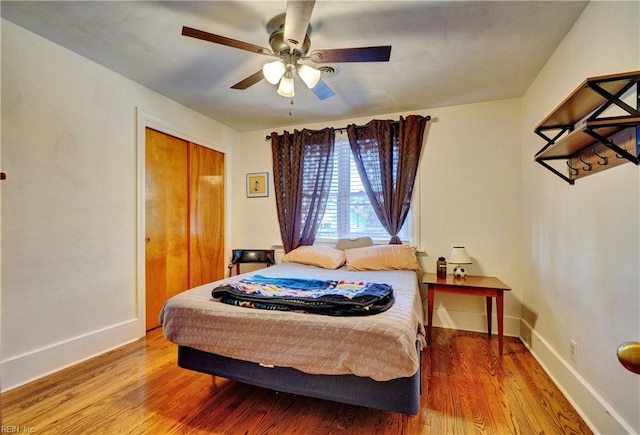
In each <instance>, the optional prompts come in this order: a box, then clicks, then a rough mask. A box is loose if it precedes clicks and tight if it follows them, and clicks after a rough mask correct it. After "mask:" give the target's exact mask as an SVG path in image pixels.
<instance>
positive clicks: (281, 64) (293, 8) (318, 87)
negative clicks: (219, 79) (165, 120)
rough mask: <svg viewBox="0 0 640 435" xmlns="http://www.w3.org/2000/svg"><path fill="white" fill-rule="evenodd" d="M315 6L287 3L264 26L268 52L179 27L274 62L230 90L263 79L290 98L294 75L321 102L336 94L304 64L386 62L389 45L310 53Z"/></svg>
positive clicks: (194, 35)
mask: <svg viewBox="0 0 640 435" xmlns="http://www.w3.org/2000/svg"><path fill="white" fill-rule="evenodd" d="M314 4H315V1H296V0H288V1H287V9H286V13H285V14H281V15H278V16H276V17H275V18H273V19H271V20H270V21H269V23H267V31H268V32H269V46H270V47H271V50H269V49H268V48H264V47H260V46H258V45H254V44H250V43H248V42H243V41H238V40H236V39H231V38H227V37H225V36H220V35H214V34H213V33H208V32H204V31H202V30H197V29H193V28H190V27H186V26H185V27H183V28H182V35H184V36H189V37H192V38H196V39H202V40H204V41H209V42H213V43H216V44H221V45H226V46H228V47H233V48H238V49H240V50H246V51H250V52H252V53H256V54H261V55H264V56H269V57H272V58H276V59H277V60H275V61H271V62H268V63H266V64H265V65H264V66H263V68H262V69H261V70H260V71H257V72H256V73H254V74H252V75H250V76H249V77H247V78H245V79H244V80H242V81H240V82H238V83H236V84H235V85H233V86H231V89H247V88H248V87H250V86H253V85H254V84H256V83H258V82H259V81H260V80H262V79H263V78H264V79H266V80H267V81H268V82H269V83H271V84H273V85H276V84H278V94H279V95H281V96H283V97H287V98H291V97H293V96H294V95H295V87H294V81H293V78H294V74H296V75H297V76H298V77H299V78H300V79H301V80H302V81H303V82H304V83H305V84H306V85H307V87H308V88H309V89H311V91H312V92H313V93H314V94H315V95H316V96H317V97H318V98H319V99H320V100H325V99H327V98H329V97H332V96H333V95H335V94H334V92H333V91H332V90H331V89H330V88H329V87H328V86H327V85H326V84H325V83H324V81H322V78H321V75H322V71H321V69H318V68H314V67H313V66H311V65H309V64H308V63H304V62H307V61H310V62H313V63H316V64H323V63H341V62H388V61H389V57H390V56H391V46H390V45H383V46H376V47H354V48H337V49H324V50H314V51H312V52H311V53H309V48H310V46H311V40H310V39H309V33H310V31H311V26H310V25H309V22H310V20H311V13H312V12H313V6H314Z"/></svg>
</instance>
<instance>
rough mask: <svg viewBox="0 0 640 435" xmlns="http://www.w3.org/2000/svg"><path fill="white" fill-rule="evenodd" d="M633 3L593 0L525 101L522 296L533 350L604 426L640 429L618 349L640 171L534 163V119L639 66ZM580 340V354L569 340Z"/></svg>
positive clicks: (634, 282)
mask: <svg viewBox="0 0 640 435" xmlns="http://www.w3.org/2000/svg"><path fill="white" fill-rule="evenodd" d="M639 46H640V3H638V2H593V3H591V4H590V5H589V6H588V7H587V8H586V9H585V11H584V13H583V15H582V16H581V17H580V19H579V20H578V21H577V22H576V24H575V25H574V27H573V28H572V30H571V31H570V32H569V33H568V35H567V36H566V37H565V39H564V41H563V42H562V43H561V44H560V46H559V47H558V49H557V50H556V52H555V54H554V55H553V57H552V58H551V59H550V60H549V62H548V63H547V65H546V66H545V67H544V69H543V70H542V72H541V73H540V74H539V76H538V77H537V79H536V80H535V82H534V83H533V84H532V86H531V87H530V89H529V90H528V92H527V93H526V95H525V96H524V98H523V122H522V150H523V152H522V168H523V169H522V172H523V198H522V199H523V201H522V204H523V217H524V219H523V241H524V251H523V257H524V270H523V273H524V275H523V278H524V280H523V294H524V299H523V303H524V306H525V308H526V309H527V310H530V311H531V313H532V314H531V319H530V321H529V323H532V324H530V325H529V326H530V327H531V328H532V329H533V338H532V350H533V352H534V354H535V355H536V356H537V357H538V358H539V359H540V360H541V361H542V362H543V364H544V365H545V367H546V368H547V370H548V371H549V372H550V374H551V375H552V376H553V377H554V378H555V379H556V381H557V382H558V383H559V384H560V385H561V386H562V387H563V389H564V390H565V392H566V393H567V394H568V395H569V396H570V398H571V399H572V400H573V401H574V403H575V405H576V406H577V407H578V408H579V409H580V410H581V411H582V413H583V416H585V417H586V418H587V419H588V420H589V423H590V425H591V427H592V428H595V429H596V431H598V432H601V433H621V432H625V431H627V432H632V433H638V432H640V412H638V411H639V410H640V376H638V375H635V374H632V373H631V372H628V371H626V370H625V369H624V368H623V367H622V366H621V365H620V364H619V363H618V361H617V358H616V348H617V346H618V345H619V344H620V343H622V342H624V341H629V340H632V341H639V340H640V320H639V318H640V276H639V272H638V270H639V268H638V264H639V263H638V262H639V261H640V259H639V255H640V254H639V253H640V239H639V238H640V213H639V202H640V189H639V184H640V183H639V180H640V171H639V170H638V167H636V166H635V165H633V164H630V163H628V164H625V165H623V166H620V167H617V168H613V169H610V170H607V171H605V172H602V173H599V174H594V175H591V176H589V177H586V178H583V179H579V180H577V181H576V183H575V185H574V186H570V185H569V184H567V183H566V182H564V181H562V180H561V179H560V178H559V177H557V176H555V175H553V174H552V173H551V172H549V171H547V170H546V169H544V168H542V167H541V166H540V165H537V164H534V163H533V156H534V154H535V153H536V152H537V151H538V150H539V149H540V148H541V147H542V146H543V145H544V142H543V141H542V140H541V139H540V138H538V136H536V135H535V134H534V133H533V130H534V128H535V126H536V125H537V124H538V123H539V122H540V121H541V120H542V119H543V118H544V117H545V116H546V115H547V114H548V112H550V111H551V110H553V109H554V108H555V107H556V106H557V105H558V104H559V103H560V102H561V101H562V100H563V99H564V98H565V97H566V96H567V95H568V94H569V93H571V92H572V91H573V89H574V88H575V87H576V86H577V85H578V84H579V83H580V82H582V81H583V80H584V79H585V78H587V77H592V76H598V75H605V74H611V73H618V72H624V71H633V70H639V69H640V47H639ZM570 339H573V340H575V341H576V342H577V344H578V356H577V361H575V362H574V361H572V360H571V358H570V356H569V340H570Z"/></svg>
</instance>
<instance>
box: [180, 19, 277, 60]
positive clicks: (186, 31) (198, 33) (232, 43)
mask: <svg viewBox="0 0 640 435" xmlns="http://www.w3.org/2000/svg"><path fill="white" fill-rule="evenodd" d="M182 34H183V35H184V36H190V37H191V38H196V39H202V40H203V41H209V42H214V43H216V44H221V45H226V46H227V47H233V48H239V49H240V50H247V51H250V52H252V53H257V54H266V55H273V53H271V50H269V49H268V48H264V47H260V46H259V45H254V44H249V43H248V42H242V41H238V40H237V39H231V38H227V37H226V36H220V35H214V34H213V33H209V32H204V31H202V30H198V29H192V28H191V27H186V26H184V27H182Z"/></svg>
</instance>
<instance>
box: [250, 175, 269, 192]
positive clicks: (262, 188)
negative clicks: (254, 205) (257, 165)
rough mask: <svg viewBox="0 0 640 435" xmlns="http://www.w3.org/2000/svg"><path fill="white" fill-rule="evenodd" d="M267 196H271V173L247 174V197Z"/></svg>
mask: <svg viewBox="0 0 640 435" xmlns="http://www.w3.org/2000/svg"><path fill="white" fill-rule="evenodd" d="M266 196H269V173H268V172H254V173H251V174H247V198H264V197H266Z"/></svg>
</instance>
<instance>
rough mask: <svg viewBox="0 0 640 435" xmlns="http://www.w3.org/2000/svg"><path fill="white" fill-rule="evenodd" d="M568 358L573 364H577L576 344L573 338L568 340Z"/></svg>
mask: <svg viewBox="0 0 640 435" xmlns="http://www.w3.org/2000/svg"><path fill="white" fill-rule="evenodd" d="M569 356H570V357H571V360H572V361H573V362H578V343H576V341H575V340H574V339H573V338H571V339H569Z"/></svg>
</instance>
